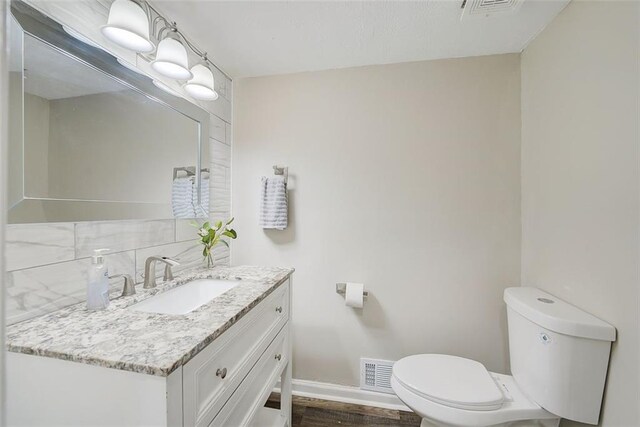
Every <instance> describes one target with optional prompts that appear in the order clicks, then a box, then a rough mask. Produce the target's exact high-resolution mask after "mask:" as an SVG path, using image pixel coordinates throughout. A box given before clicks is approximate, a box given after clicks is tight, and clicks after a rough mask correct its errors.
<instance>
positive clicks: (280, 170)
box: [273, 165, 289, 184]
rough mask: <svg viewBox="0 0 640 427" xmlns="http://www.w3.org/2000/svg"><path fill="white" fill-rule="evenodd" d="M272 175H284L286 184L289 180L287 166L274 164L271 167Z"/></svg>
mask: <svg viewBox="0 0 640 427" xmlns="http://www.w3.org/2000/svg"><path fill="white" fill-rule="evenodd" d="M273 173H274V175H282V176H284V183H285V184H286V183H287V182H288V181H289V168H288V167H287V166H278V165H275V166H274V167H273Z"/></svg>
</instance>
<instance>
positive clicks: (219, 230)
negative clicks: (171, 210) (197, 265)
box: [191, 218, 238, 268]
mask: <svg viewBox="0 0 640 427" xmlns="http://www.w3.org/2000/svg"><path fill="white" fill-rule="evenodd" d="M233 220H234V218H231V219H230V220H228V221H227V222H226V223H224V224H223V223H222V221H216V222H215V223H214V225H213V227H212V226H211V224H210V223H209V221H207V222H205V223H204V224H202V226H201V225H200V224H198V223H197V222H195V221H194V222H192V223H191V225H193V226H194V227H198V236H199V239H198V240H199V242H200V244H202V245H203V246H204V249H203V250H202V256H203V257H204V258H205V259H206V260H207V267H208V268H211V266H212V265H213V255H212V253H211V251H212V249H213V248H214V247H216V246H217V245H218V244H220V243H222V244H223V245H225V246H227V247H229V242H227V241H226V240H224V239H223V238H222V237H228V238H229V239H236V238H237V237H238V233H236V231H235V230H234V229H233V228H231V227H229V225H230V224H231V223H232V222H233Z"/></svg>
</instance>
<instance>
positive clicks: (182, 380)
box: [7, 279, 291, 427]
mask: <svg viewBox="0 0 640 427" xmlns="http://www.w3.org/2000/svg"><path fill="white" fill-rule="evenodd" d="M290 298H291V296H290V279H287V280H286V281H285V282H284V283H283V284H282V285H280V286H279V287H277V288H276V289H275V290H274V291H273V292H272V293H271V294H269V295H268V296H267V297H266V298H265V299H264V300H262V301H261V302H260V303H258V304H257V305H256V306H255V307H254V308H253V309H251V310H250V311H249V312H248V313H246V314H245V315H244V316H243V317H242V318H241V319H240V320H238V321H237V322H236V323H235V324H234V325H233V326H231V327H230V328H229V329H227V330H226V331H225V332H223V333H222V334H221V335H220V336H219V337H217V338H216V339H215V340H214V341H213V342H212V343H211V344H209V345H208V346H207V347H205V348H204V349H202V350H201V351H200V352H199V353H198V354H196V355H195V356H194V357H192V358H191V359H190V360H188V361H187V362H186V363H185V364H183V365H181V366H180V367H178V368H177V369H175V370H174V371H173V372H171V374H170V375H169V376H167V377H162V376H155V375H149V374H142V373H135V372H130V371H123V370H118V369H113V368H105V367H100V366H94V365H89V364H83V363H76V362H72V361H65V360H60V359H56V358H52V357H39V356H33V355H26V354H22V353H11V352H10V353H8V360H7V368H8V369H7V372H8V373H7V385H8V390H9V393H8V402H7V403H8V405H7V408H8V411H7V416H8V417H7V420H8V425H10V426H13V425H29V426H35V425H43V426H44V425H46V426H50V425H65V426H70V425H76V426H80V425H82V426H134V425H144V426H159V425H167V426H171V427H173V426H184V427H191V426H205V427H207V426H225V427H227V426H228V427H232V426H260V427H266V426H270V425H273V426H285V425H289V426H290V425H291V421H290V420H291V338H290V326H289V320H290ZM278 381H281V392H282V397H281V409H280V410H279V411H277V410H274V409H268V408H264V403H265V402H266V400H267V398H268V396H269V394H270V393H271V391H272V390H273V388H274V387H275V385H276V383H277V382H278Z"/></svg>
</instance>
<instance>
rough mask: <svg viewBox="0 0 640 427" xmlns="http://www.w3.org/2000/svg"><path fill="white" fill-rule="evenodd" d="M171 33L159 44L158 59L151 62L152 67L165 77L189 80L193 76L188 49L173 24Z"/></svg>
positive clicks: (170, 29)
mask: <svg viewBox="0 0 640 427" xmlns="http://www.w3.org/2000/svg"><path fill="white" fill-rule="evenodd" d="M169 31H170V32H169V33H168V34H167V35H166V36H165V38H164V39H162V41H161V42H160V43H159V44H158V50H157V52H156V59H155V60H154V61H152V62H151V67H152V68H153V69H154V70H156V71H157V72H159V73H160V74H162V75H163V76H166V77H171V78H172V79H176V80H189V79H190V78H192V77H193V74H192V73H191V71H189V57H188V56H187V49H185V47H184V45H183V44H182V42H181V41H180V39H179V35H178V32H177V29H176V27H175V24H172V26H171V27H170V28H169Z"/></svg>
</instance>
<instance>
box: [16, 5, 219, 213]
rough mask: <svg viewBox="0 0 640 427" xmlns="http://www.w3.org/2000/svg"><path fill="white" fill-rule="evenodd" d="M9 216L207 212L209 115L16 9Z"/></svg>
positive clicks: (49, 23)
mask: <svg viewBox="0 0 640 427" xmlns="http://www.w3.org/2000/svg"><path fill="white" fill-rule="evenodd" d="M11 14H12V19H11V20H10V21H11V35H12V37H11V40H12V46H11V49H10V52H11V54H10V83H9V97H10V114H9V119H10V129H9V133H10V143H9V170H8V173H9V197H8V198H9V200H8V202H9V203H8V206H9V212H8V218H9V223H33V222H71V221H96V220H119V219H157V218H173V217H178V218H193V217H206V216H207V215H208V211H209V209H208V201H209V196H208V191H209V190H208V185H207V184H208V170H209V169H208V168H209V165H208V160H209V153H208V135H209V130H208V126H209V114H208V113H207V112H206V111H205V110H203V109H201V108H200V107H198V106H196V105H194V104H192V103H190V102H188V101H186V100H185V99H183V98H181V97H177V96H173V95H170V94H169V93H166V92H165V91H163V90H161V89H159V88H157V87H156V86H155V85H154V84H153V81H152V79H151V78H149V77H148V76H145V75H141V74H138V73H137V72H135V71H132V70H131V69H129V68H127V67H125V66H123V65H122V64H121V63H119V62H118V60H117V59H116V58H115V57H113V56H112V55H110V54H109V53H107V52H105V51H103V50H102V49H100V48H99V47H97V46H92V45H91V44H87V43H85V42H83V41H80V40H79V39H78V38H76V37H74V36H72V35H71V34H72V33H73V32H72V31H70V30H65V29H64V28H63V27H62V26H61V25H60V24H58V23H57V22H55V21H53V20H51V19H50V18H48V17H46V16H44V15H42V14H41V13H39V12H37V11H36V10H35V9H33V8H31V7H30V6H28V5H26V4H24V3H22V2H19V1H15V2H12V6H11Z"/></svg>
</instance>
